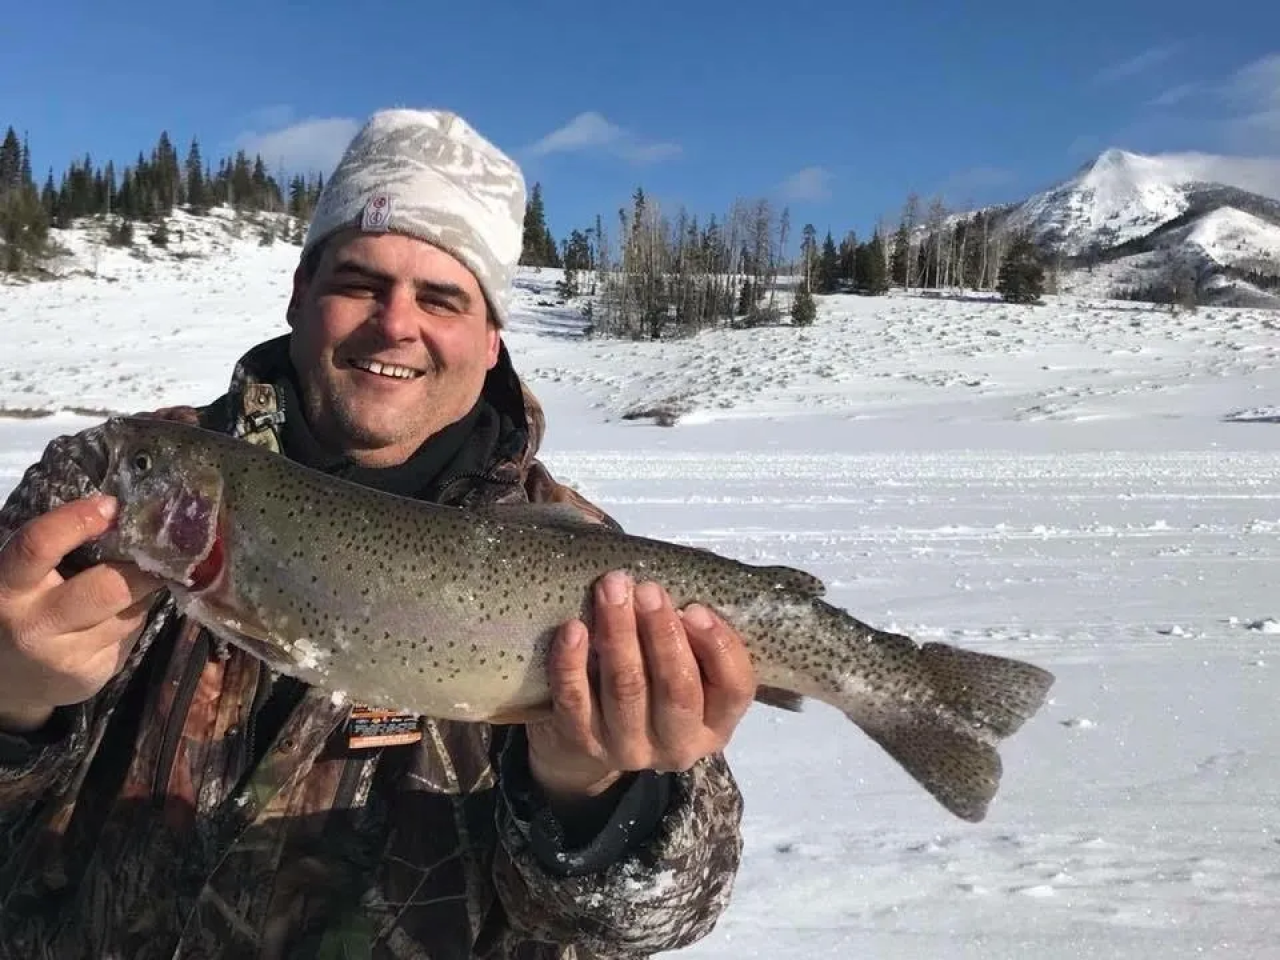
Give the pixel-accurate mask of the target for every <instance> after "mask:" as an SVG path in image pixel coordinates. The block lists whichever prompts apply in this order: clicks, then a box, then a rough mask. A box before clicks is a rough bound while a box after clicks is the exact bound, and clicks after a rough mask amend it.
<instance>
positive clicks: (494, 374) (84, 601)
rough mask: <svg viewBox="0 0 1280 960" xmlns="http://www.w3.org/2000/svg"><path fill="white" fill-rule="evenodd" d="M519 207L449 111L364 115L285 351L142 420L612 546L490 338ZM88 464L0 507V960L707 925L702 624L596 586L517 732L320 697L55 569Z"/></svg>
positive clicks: (722, 876) (634, 938)
mask: <svg viewBox="0 0 1280 960" xmlns="http://www.w3.org/2000/svg"><path fill="white" fill-rule="evenodd" d="M524 199H525V187H524V181H523V178H522V176H521V174H520V171H519V169H518V168H517V167H516V166H515V164H514V163H512V161H510V160H509V159H508V158H507V157H505V156H504V155H503V154H502V153H500V152H499V151H498V150H497V149H496V148H494V147H493V146H492V145H491V144H490V143H489V142H487V141H486V140H485V139H483V138H482V137H481V136H480V135H479V134H478V133H476V132H475V131H474V130H473V129H472V128H471V127H470V126H468V125H467V124H466V123H465V122H464V121H463V120H462V119H461V118H459V117H457V116H454V115H452V114H448V113H443V112H416V111H406V110H397V111H385V112H382V113H379V114H376V115H375V116H374V117H372V118H371V119H370V121H369V122H368V124H366V126H365V127H364V128H363V129H362V130H361V131H360V133H358V134H357V135H356V137H355V138H354V140H353V141H352V143H351V144H350V146H349V147H348V149H347V151H346V153H345V154H344V156H343V158H342V160H341V162H340V163H339V165H338V167H337V169H336V170H335V171H334V173H333V175H332V176H331V178H330V180H329V182H328V184H327V186H326V188H325V190H324V194H323V196H322V197H321V199H320V202H319V206H318V209H317V211H316V213H315V216H314V218H313V222H312V224H311V227H310V231H309V233H308V236H307V240H306V243H305V245H304V248H303V252H302V257H301V262H300V264H299V267H298V269H297V271H296V273H295V276H294V286H293V296H292V299H291V301H290V304H289V309H288V323H289V327H290V333H289V334H287V335H285V336H283V337H280V338H278V339H276V340H272V341H269V342H267V343H265V344H261V345H259V346H258V347H256V348H254V349H253V350H251V351H249V353H248V354H246V356H245V357H244V358H243V359H242V360H241V361H240V363H239V364H238V366H237V368H236V370H235V372H234V375H233V377H232V382H231V388H230V390H229V392H228V393H227V394H226V395H225V396H223V397H221V398H219V399H218V400H216V401H215V402H213V403H210V404H208V405H207V406H205V407H203V408H200V409H190V408H178V409H170V410H166V411H161V412H159V413H158V414H157V415H159V416H167V417H176V418H182V419H187V420H190V421H193V422H198V423H201V424H203V425H204V426H207V427H210V428H212V429H218V430H223V431H227V432H230V433H233V434H235V435H237V436H240V437H242V438H243V439H244V440H245V441H246V442H250V443H259V444H263V445H265V446H267V447H268V448H270V449H273V450H276V451H278V452H281V453H283V454H284V455H286V456H289V457H292V458H295V459H297V460H300V461H301V462H304V463H306V464H308V465H310V466H313V467H316V468H318V469H322V470H325V471H328V472H331V473H335V474H337V475H340V476H344V477H346V478H348V479H350V480H353V481H355V482H358V483H363V484H367V485H370V486H374V487H378V488H381V489H384V490H389V491H391V492H395V493H398V494H401V495H405V496H413V497H420V498H424V499H430V500H434V501H438V502H441V503H448V504H454V505H458V506H462V507H472V506H476V505H482V504H489V503H496V502H519V501H524V500H531V501H536V502H550V503H561V504H569V505H572V506H573V507H576V508H578V509H579V510H581V511H582V512H583V513H584V515H586V516H588V517H590V518H591V519H593V520H595V521H598V522H602V523H612V522H613V521H612V520H610V519H609V518H608V517H606V516H605V515H604V514H603V513H602V512H601V511H599V510H598V509H597V508H595V507H593V506H592V505H591V504H588V503H587V502H586V501H584V500H583V499H582V498H581V497H579V496H578V495H577V494H576V493H574V492H573V491H571V490H569V489H567V488H566V487H563V486H561V485H559V484H558V483H556V481H555V480H554V479H552V477H551V476H550V474H549V473H548V472H547V470H546V469H545V467H544V466H543V465H542V464H540V463H539V462H538V460H537V459H536V454H537V449H538V445H539V442H540V440H541V436H542V415H541V412H540V410H539V408H538V406H537V404H536V401H535V400H534V399H533V397H532V396H531V395H530V394H529V393H528V392H527V391H525V390H524V389H523V387H522V385H521V384H520V381H519V380H518V378H517V376H516V374H515V372H514V370H513V368H512V364H511V361H510V358H509V356H508V355H507V353H506V350H505V347H504V345H503V343H502V338H501V329H502V324H503V321H504V319H505V317H504V309H505V308H504V304H505V300H506V295H507V293H508V290H509V287H510V284H511V280H512V276H513V274H514V270H515V265H516V263H517V260H518V257H519V253H520V238H521V231H522V220H523V212H524ZM100 457H101V451H100V450H97V449H96V448H95V447H94V444H93V442H92V437H91V435H81V436H79V437H74V438H62V439H60V440H58V441H55V442H54V443H53V444H51V445H50V447H49V448H48V449H47V450H46V452H45V456H44V457H43V459H42V460H41V462H40V463H39V464H36V465H35V466H33V467H32V468H31V469H30V470H29V471H28V472H27V474H26V476H25V477H24V478H23V481H22V483H21V485H20V486H19V487H18V489H17V490H15V491H14V493H13V494H12V495H11V496H10V498H9V502H8V503H7V505H6V506H5V508H4V510H3V511H2V512H0V543H3V544H4V545H3V548H0V898H2V899H0V943H2V944H3V946H4V947H5V949H6V950H7V951H8V954H9V955H11V956H14V957H22V958H36V957H57V958H59V960H70V958H78V957H85V958H89V957H92V958H94V960H102V958H127V960H150V958H158V957H166V958H167V957H200V958H209V957H255V958H283V957H307V958H317V957H335V958H339V957H341V958H346V957H387V958H391V957H394V958H432V960H440V958H455V957H457V958H462V957H492V958H499V957H504V958H505V957H511V958H523V960H534V958H553V957H555V958H571V957H572V958H578V960H582V958H592V957H600V958H604V957H616V958H637V957H644V956H648V955H651V954H653V953H657V952H661V951H665V950H670V949H673V948H676V947H679V946H682V945H685V944H688V943H690V942H692V941H694V940H696V939H697V938H699V937H701V936H703V935H705V934H706V933H707V931H709V930H710V929H711V927H712V926H713V924H714V923H715V921H716V919H717V917H718V916H719V914H720V912H721V911H722V910H723V908H724V906H725V904H726V902H727V899H728V895H729V891H730V888H731V885H732V881H733V877H734V874H735V872H736V869H737V864H738V858H739V856H740V849H741V843H740V838H739V835H738V825H739V820H740V816H741V799H740V796H739V794H738V791H737V788H736V785H735V783H734V781H733V778H732V776H731V774H730V772H729V770H728V769H727V767H726V764H725V762H724V759H723V755H722V753H721V751H722V749H723V747H724V746H725V744H726V743H727V742H728V740H729V737H730V736H731V734H732V732H733V730H734V728H735V726H736V724H737V722H738V720H739V719H740V718H741V716H742V714H743V713H744V712H745V711H746V709H747V708H748V706H749V705H750V702H751V699H752V697H753V695H754V692H755V681H754V677H753V674H752V671H751V664H750V660H749V657H748V656H747V654H746V652H745V649H744V647H743V645H742V642H741V639H740V638H739V637H738V636H737V635H736V634H734V633H732V632H731V631H730V630H729V629H728V628H727V627H726V626H725V625H724V624H723V623H721V622H720V621H718V620H717V619H715V618H714V617H713V616H711V615H710V614H709V613H708V611H706V610H705V609H702V608H697V607H694V608H689V609H687V610H685V611H681V612H677V611H675V610H673V609H672V607H671V602H670V599H669V598H668V597H667V595H666V594H665V592H664V591H662V590H661V589H660V588H658V587H656V586H655V585H653V584H645V583H641V584H632V583H631V582H630V581H628V580H627V579H626V577H625V576H624V575H622V574H621V573H617V574H611V575H609V576H607V577H605V578H603V580H602V581H601V582H600V583H599V584H598V585H597V588H596V593H595V608H594V611H593V614H592V616H591V617H590V630H588V627H587V625H586V624H584V623H580V622H576V621H575V622H573V623H570V624H566V625H565V626H564V627H563V629H562V630H561V631H560V633H559V635H558V636H557V638H556V644H555V647H554V649H553V655H552V658H551V661H552V662H551V665H550V673H551V682H552V687H553V690H554V701H555V702H554V714H553V716H552V718H551V719H550V720H547V721H540V722H537V723H532V724H529V725H528V726H517V725H510V726H490V725H486V724H459V723H450V722H437V721H433V720H431V719H429V718H415V717H397V716H390V717H388V716H385V715H382V714H378V713H375V712H372V711H365V710H363V709H361V708H359V707H357V708H355V709H354V710H353V709H352V708H350V707H340V706H337V705H335V704H334V703H333V702H332V701H331V699H330V697H329V694H328V692H327V691H323V690H313V689H310V688H307V687H305V686H304V685H302V684H300V683H298V682H296V681H293V680H291V679H289V678H286V677H279V676H274V675H271V674H270V673H269V672H268V670H267V668H266V667H265V666H264V665H263V664H262V663H260V662H259V661H257V660H254V659H253V658H251V657H249V656H248V655H246V654H244V653H242V652H240V651H239V650H237V649H235V648H228V647H226V646H225V645H222V644H220V643H219V642H217V641H216V640H214V639H212V638H211V637H210V636H209V635H208V634H207V633H206V632H205V631H204V630H202V629H201V628H200V627H199V626H198V625H196V624H194V623H192V622H189V621H186V620H185V619H183V618H181V617H179V616H178V615H177V614H176V612H175V610H174V608H173V604H172V601H171V599H170V598H169V597H168V596H167V594H166V593H165V592H164V591H163V590H161V589H160V587H159V584H158V583H157V582H156V581H155V580H153V579H152V578H151V577H149V576H148V575H147V574H145V573H143V572H141V571H139V570H138V569H136V568H133V567H130V566H127V565H114V564H88V565H86V564H85V563H84V562H82V561H81V560H80V558H81V557H82V556H83V555H84V551H83V550H82V549H80V548H82V547H84V545H85V544H87V543H89V542H90V541H91V540H92V539H93V538H94V537H96V536H97V535H99V534H101V533H102V532H103V531H105V530H106V529H107V528H108V527H109V524H110V522H111V516H112V512H113V509H114V504H113V501H111V500H110V499H109V498H103V497H100V496H96V495H92V494H93V484H94V477H95V474H97V473H99V472H100V471H101V469H102V464H101V459H100ZM589 664H591V668H590V669H589ZM592 677H598V681H593V680H592V679H591V678H592Z"/></svg>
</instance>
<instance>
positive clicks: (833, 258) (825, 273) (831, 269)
mask: <svg viewBox="0 0 1280 960" xmlns="http://www.w3.org/2000/svg"><path fill="white" fill-rule="evenodd" d="M839 288H840V254H839V253H838V252H837V251H836V244H835V241H834V240H833V239H832V238H831V231H830V230H828V231H827V239H826V240H824V241H823V242H822V253H821V254H820V255H819V257H818V292H819V293H835V292H836V291H837V290H838V289H839Z"/></svg>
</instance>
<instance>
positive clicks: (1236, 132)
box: [1224, 53, 1280, 152]
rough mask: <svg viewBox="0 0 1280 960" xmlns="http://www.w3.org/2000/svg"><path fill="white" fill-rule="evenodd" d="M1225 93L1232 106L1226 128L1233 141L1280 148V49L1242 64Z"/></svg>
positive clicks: (1252, 146)
mask: <svg viewBox="0 0 1280 960" xmlns="http://www.w3.org/2000/svg"><path fill="white" fill-rule="evenodd" d="M1224 93H1225V94H1226V98H1227V100H1228V102H1229V103H1230V104H1231V107H1232V116H1231V118H1230V119H1229V120H1228V122H1227V128H1228V135H1229V136H1230V137H1231V140H1232V142H1233V145H1234V146H1236V147H1237V148H1240V149H1244V150H1257V151H1260V152H1267V151H1275V150H1280V53H1273V54H1269V55H1268V56H1265V57H1262V58H1260V59H1258V60H1255V61H1253V62H1252V63H1248V64H1246V65H1245V66H1243V67H1241V68H1240V69H1239V70H1237V71H1236V72H1235V74H1234V75H1233V76H1232V77H1231V79H1230V81H1228V83H1227V85H1226V88H1225V90H1224Z"/></svg>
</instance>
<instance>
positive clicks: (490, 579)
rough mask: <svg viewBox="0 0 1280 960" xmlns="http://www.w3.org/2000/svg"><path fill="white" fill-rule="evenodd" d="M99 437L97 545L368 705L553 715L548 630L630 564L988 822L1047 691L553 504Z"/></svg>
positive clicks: (773, 578)
mask: <svg viewBox="0 0 1280 960" xmlns="http://www.w3.org/2000/svg"><path fill="white" fill-rule="evenodd" d="M95 430H96V432H97V436H96V437H95V438H94V440H95V441H97V442H98V443H99V444H100V451H102V452H105V455H106V457H105V459H106V465H105V475H104V476H103V478H102V483H101V488H102V490H103V491H104V492H106V493H109V494H112V495H114V496H115V497H117V498H118V499H119V501H120V511H119V514H118V517H117V521H116V524H115V526H114V528H113V529H112V531H110V532H109V533H108V534H107V535H106V536H105V537H104V538H103V540H102V541H101V543H100V544H99V547H100V549H101V554H102V556H104V557H110V558H116V559H130V560H132V561H133V562H135V563H137V564H138V566H140V567H142V568H143V569H145V570H148V571H151V572H153V573H155V574H157V575H159V576H160V577H162V578H164V579H165V581H166V582H167V584H168V586H169V589H170V591H171V593H172V595H173V596H174V598H175V600H176V603H177V605H178V608H179V609H180V610H182V611H183V612H184V613H186V614H187V615H189V616H191V617H193V618H194V619H196V620H198V621H200V622H201V623H203V624H205V625H206V626H207V627H208V628H209V629H210V630H211V631H213V632H214V633H215V634H217V635H219V636H221V637H222V638H224V639H226V640H227V641H228V642H230V643H233V644H236V645H238V646H240V647H242V648H243V649H245V650H247V651H249V652H250V653H252V654H253V655H255V656H257V657H259V658H261V659H262V660H264V661H266V662H267V663H269V664H270V665H271V666H272V667H274V668H275V669H277V670H279V671H281V672H284V673H287V674H290V675H293V676H295V677H298V678H299V679H301V680H303V681H305V682H307V683H309V684H313V685H316V686H319V687H322V688H325V689H328V690H331V691H333V693H334V694H335V696H346V697H349V698H351V699H352V700H355V701H358V702H361V703H364V704H369V705H371V706H378V707H386V708H390V709H395V710H402V711H405V712H409V713H413V714H418V715H422V716H430V717H438V718H451V719H455V720H464V721H490V722H513V721H514V722H518V721H519V720H521V719H529V718H532V717H533V716H535V715H537V714H538V713H539V712H540V711H546V710H547V709H549V705H550V691H549V687H548V680H547V653H548V649H549V645H550V642H551V639H552V637H553V635H554V633H555V630H556V628H557V627H558V626H559V625H560V624H562V623H564V622H565V621H567V620H569V619H571V618H574V617H580V618H583V619H584V620H585V621H586V622H588V623H590V615H591V609H592V602H591V589H592V585H593V583H594V582H595V581H596V579H597V578H599V577H600V576H602V575H603V574H605V573H606V572H608V571H610V570H614V569H623V570H627V571H629V572H630V573H631V574H632V575H633V576H634V577H636V578H638V579H642V578H643V579H652V580H654V581H656V582H658V583H660V584H662V585H663V586H664V587H665V588H666V589H667V590H668V591H669V593H670V594H671V598H672V600H673V602H674V603H675V604H676V606H677V607H681V606H684V605H686V604H688V603H691V602H693V601H699V602H702V603H705V604H706V605H708V606H710V607H711V608H712V609H714V610H715V611H717V612H718V613H719V614H720V616H722V617H723V618H724V619H725V620H727V621H728V622H729V623H730V624H732V625H733V626H734V627H735V628H736V629H737V630H738V631H739V632H740V633H741V635H742V636H743V637H744V639H745V641H746V644H747V647H748V649H749V650H750V653H751V657H752V660H753V662H754V665H755V670H756V673H757V679H758V682H759V684H760V691H759V694H758V699H760V700H762V701H765V702H769V703H773V704H776V705H787V704H788V702H789V701H790V705H791V706H795V705H796V704H798V703H799V701H800V700H801V699H802V698H814V699H817V700H821V701H824V702H826V703H828V704H830V705H832V706H834V707H835V708H837V709H839V710H841V711H843V712H844V713H845V714H846V715H847V716H848V717H849V718H850V719H851V720H852V721H853V722H854V723H856V724H857V725H858V726H859V727H860V728H861V729H862V730H864V731H865V732H866V733H867V734H868V735H869V736H870V737H872V738H873V739H874V740H875V741H876V742H877V743H878V744H880V746H882V747H883V748H884V749H885V750H886V751H888V753H889V754H890V755H891V756H893V757H894V759H896V760H897V761H898V762H899V763H900V764H902V766H903V767H904V768H905V769H906V770H907V771H908V772H910V774H911V775H912V776H914V777H915V778H916V779H917V780H918V781H919V782H920V783H921V784H922V785H923V786H924V787H925V788H926V789H927V790H928V791H929V792H930V793H931V794H933V796H934V797H936V798H937V799H938V800H939V801H940V802H941V803H942V804H943V805H944V806H945V807H946V808H947V809H948V810H950V811H951V812H952V813H954V814H956V815H957V816H959V817H961V818H964V819H966V820H973V821H976V820H981V819H982V818H983V817H984V816H985V815H986V811H987V807H988V804H989V802H990V800H991V798H992V797H993V796H994V795H995V792H996V789H997V787H998V785H999V780H1000V772H1001V763H1000V758H999V755H998V754H997V752H996V749H995V747H996V744H997V743H998V742H999V741H1000V740H1001V739H1002V738H1004V737H1007V736H1008V735H1010V734H1012V733H1013V732H1014V731H1015V730H1017V729H1018V728H1019V727H1020V726H1021V725H1022V724H1023V722H1024V721H1026V720H1027V719H1028V718H1029V717H1030V716H1031V715H1032V714H1034V713H1035V712H1036V710H1038V709H1039V707H1040V706H1041V704H1042V703H1043V702H1044V698H1045V695H1046V693H1047V691H1048V689H1049V687H1050V685H1051V684H1052V682H1053V677H1052V676H1051V675H1050V674H1049V673H1047V672H1045V671H1044V670H1041V669H1040V668H1038V667H1035V666H1032V665H1030V664H1027V663H1022V662H1020V661H1017V660H1010V659H1005V658H1003V657H997V656H991V655H987V654H981V653H975V652H970V651H965V650H960V649H957V648H955V647H952V646H948V645H945V644H938V643H929V644H925V645H923V646H917V645H916V644H915V643H914V642H913V641H911V640H910V639H908V638H907V637H903V636H899V635H897V634H892V633H885V632H882V631H880V630H876V629H874V628H872V627H870V626H868V625H866V624H864V623H861V622H859V621H858V620H856V619H854V618H853V617H852V616H850V615H849V614H848V613H846V612H845V611H843V610H841V609H839V608H837V607H835V606H832V605H831V604H828V603H826V602H824V601H823V600H822V599H821V598H822V594H823V584H822V583H821V581H819V580H818V579H816V578H815V577H813V576H810V575H809V574H807V573H804V572H802V571H800V570H794V569H791V568H788V567H770V566H752V565H748V564H745V563H741V562H738V561H736V560H733V559H729V558H727V557H723V556H719V555H717V554H715V553H712V552H709V551H707V550H703V549H697V548H693V547H688V546H682V545H678V544H673V543H666V542H662V541H659V540H653V539H646V538H643V537H638V536H629V535H626V534H622V533H618V532H616V531H614V530H611V529H609V528H607V527H604V526H601V525H598V524H592V523H589V522H586V521H585V520H581V519H578V518H575V517H569V516H566V515H565V514H563V513H559V512H557V511H556V510H547V509H544V508H538V507H519V506H517V507H491V508H484V509H479V510H464V509H461V508H457V507H445V506H439V505H435V504H429V503H423V502H420V501H416V500H410V499H405V498H402V497H397V496H393V495H390V494H386V493H382V492H379V491H376V490H372V489H369V488H366V487H362V486H357V485H355V484H352V483H349V482H347V481H343V480H339V479H336V478H334V477H330V476H328V475H326V474H323V473H320V472H318V471H315V470H311V469H308V468H306V467H303V466H301V465H299V464H297V463H295V462H293V461H291V460H289V459H287V458H286V457H283V456H280V455H279V454H276V453H272V452H270V451H267V450H264V449H262V448H260V447H257V446H254V445H251V444H248V443H245V442H243V441H241V440H238V439H235V438H232V437H229V436H225V435H222V434H218V433H214V432H211V431H208V430H204V429H201V428H198V427H194V426H188V425H185V424H178V423H173V422H169V421H161V420H152V419H138V418H116V419H112V420H109V421H107V422H106V423H104V424H103V425H101V426H100V427H98V428H95ZM544 715H545V714H544Z"/></svg>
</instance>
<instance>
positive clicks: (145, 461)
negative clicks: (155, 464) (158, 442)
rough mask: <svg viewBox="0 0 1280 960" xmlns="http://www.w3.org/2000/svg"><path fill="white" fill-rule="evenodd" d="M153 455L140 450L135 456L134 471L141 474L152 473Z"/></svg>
mask: <svg viewBox="0 0 1280 960" xmlns="http://www.w3.org/2000/svg"><path fill="white" fill-rule="evenodd" d="M151 463H152V461H151V454H149V453H147V451H145V450H139V451H138V452H137V453H135V454H134V455H133V469H135V470H137V471H138V472H139V473H149V472H150V471H151Z"/></svg>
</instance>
